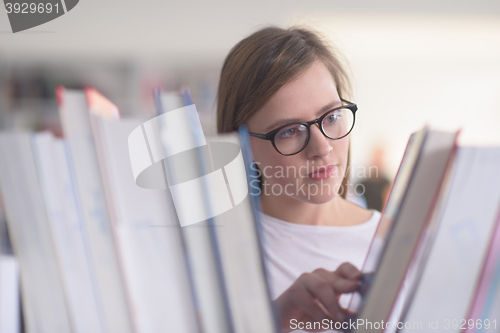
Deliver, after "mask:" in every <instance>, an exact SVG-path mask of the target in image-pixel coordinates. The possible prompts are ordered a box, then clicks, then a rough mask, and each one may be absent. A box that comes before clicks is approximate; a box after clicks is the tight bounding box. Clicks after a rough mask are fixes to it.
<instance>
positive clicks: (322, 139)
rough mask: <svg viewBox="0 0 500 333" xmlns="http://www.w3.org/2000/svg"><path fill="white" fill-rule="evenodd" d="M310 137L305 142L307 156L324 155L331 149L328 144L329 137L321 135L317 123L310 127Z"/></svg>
mask: <svg viewBox="0 0 500 333" xmlns="http://www.w3.org/2000/svg"><path fill="white" fill-rule="evenodd" d="M310 132H311V133H310V135H311V136H310V138H309V143H308V144H307V157H308V158H314V157H325V156H326V155H328V154H329V153H330V151H331V150H332V148H331V146H330V141H331V140H330V139H328V138H327V137H326V136H324V135H323V133H322V132H321V129H320V128H319V125H318V124H314V125H312V126H311V127H310Z"/></svg>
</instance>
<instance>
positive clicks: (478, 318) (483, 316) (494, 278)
mask: <svg viewBox="0 0 500 333" xmlns="http://www.w3.org/2000/svg"><path fill="white" fill-rule="evenodd" d="M488 248H489V249H488V254H487V257H486V260H485V263H484V265H483V269H482V271H481V277H480V280H479V283H478V285H477V289H476V292H475V297H474V301H473V302H472V306H471V307H470V310H469V315H468V317H467V318H468V319H467V324H466V327H467V329H466V331H465V332H466V333H472V332H482V331H484V330H489V329H497V327H498V325H499V322H500V283H499V281H500V210H499V214H498V217H497V222H496V226H495V231H494V233H493V235H492V238H491V241H490V244H489V246H488ZM471 320H472V322H471Z"/></svg>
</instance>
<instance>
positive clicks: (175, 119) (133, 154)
mask: <svg viewBox="0 0 500 333" xmlns="http://www.w3.org/2000/svg"><path fill="white" fill-rule="evenodd" d="M128 148H129V156H130V163H131V167H132V173H133V175H134V179H135V182H136V184H137V185H138V186H139V187H142V188H146V189H157V190H158V189H166V188H167V187H168V189H169V190H170V193H171V196H172V199H173V202H174V206H175V210H176V212H177V216H178V218H179V223H180V225H181V227H185V226H188V225H191V224H195V223H198V222H202V221H204V220H207V219H210V218H213V217H215V216H217V215H220V214H222V213H224V212H227V211H229V210H230V209H232V208H234V207H235V206H236V205H238V204H239V203H241V202H242V201H243V200H244V199H245V198H246V197H247V195H248V183H247V179H246V171H245V162H244V159H243V154H242V151H241V147H240V146H239V144H236V143H234V142H229V141H228V142H225V141H222V142H207V140H206V139H205V136H204V134H203V129H202V127H201V122H200V119H199V117H198V112H197V110H196V106H195V105H194V104H192V105H188V106H185V107H182V108H179V109H176V110H172V111H169V112H166V113H164V114H162V115H160V116H157V117H155V118H153V119H150V120H148V121H147V122H145V123H143V124H142V125H141V126H139V127H137V128H135V129H134V130H133V131H132V132H131V133H130V135H129V137H128ZM202 161H204V162H206V164H207V165H205V163H204V162H202ZM200 162H201V163H202V164H203V165H201V164H200ZM163 163H164V164H165V169H164V168H163ZM200 166H201V168H200ZM165 178H166V179H165Z"/></svg>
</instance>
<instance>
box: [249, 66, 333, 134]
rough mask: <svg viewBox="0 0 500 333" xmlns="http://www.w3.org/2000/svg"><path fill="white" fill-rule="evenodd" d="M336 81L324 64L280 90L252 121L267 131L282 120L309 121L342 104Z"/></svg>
mask: <svg viewBox="0 0 500 333" xmlns="http://www.w3.org/2000/svg"><path fill="white" fill-rule="evenodd" d="M340 103H341V102H340V97H339V95H338V92H337V89H336V86H335V82H334V80H333V78H332V75H331V73H330V72H329V71H328V69H327V68H326V66H325V65H324V64H323V63H322V62H319V61H318V62H316V63H314V64H313V65H312V66H311V67H310V68H309V69H307V70H306V71H305V72H304V74H302V75H301V76H299V77H298V78H297V79H295V80H293V81H291V82H289V83H287V84H285V85H284V86H283V87H281V88H280V89H279V90H278V91H277V92H276V93H275V94H274V95H273V96H272V97H271V98H270V99H269V101H267V103H266V104H265V105H264V106H263V107H262V108H261V109H260V110H259V111H258V112H256V114H254V115H253V116H252V117H251V118H250V120H249V124H250V123H251V120H254V121H252V122H253V123H259V128H261V129H264V128H267V127H269V126H272V125H273V124H274V123H275V122H280V121H282V120H284V121H286V120H288V119H290V120H295V119H297V120H310V119H314V118H315V117H317V116H318V113H321V111H322V110H324V109H325V107H334V106H338V105H340Z"/></svg>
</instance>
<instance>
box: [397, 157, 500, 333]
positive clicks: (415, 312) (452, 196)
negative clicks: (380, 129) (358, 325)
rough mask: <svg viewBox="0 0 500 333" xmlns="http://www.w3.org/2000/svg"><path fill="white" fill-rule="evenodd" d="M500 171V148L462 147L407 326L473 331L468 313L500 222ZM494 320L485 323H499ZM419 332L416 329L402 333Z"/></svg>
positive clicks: (409, 329) (405, 330)
mask: <svg viewBox="0 0 500 333" xmlns="http://www.w3.org/2000/svg"><path fill="white" fill-rule="evenodd" d="M499 166H500V148H498V147H459V149H458V151H457V156H456V158H455V161H454V165H453V171H452V172H453V175H452V180H451V186H450V189H449V193H448V195H447V198H446V201H445V202H443V209H442V212H441V216H440V217H439V219H440V225H439V228H438V230H437V231H436V235H435V240H434V242H433V245H432V249H431V250H430V254H429V257H428V259H427V261H426V265H425V267H424V269H423V272H422V275H421V277H420V279H419V281H418V287H417V288H416V292H415V295H414V296H413V297H412V301H411V305H410V306H409V309H408V313H407V314H406V316H405V317H404V321H405V322H409V323H422V326H423V327H424V329H429V330H430V329H434V328H438V329H441V330H446V331H450V332H460V331H462V330H463V329H466V328H468V327H469V326H470V324H471V323H469V322H468V319H469V318H468V314H469V308H470V306H471V305H472V303H473V301H474V298H475V294H476V288H477V286H478V283H479V281H480V277H481V271H482V267H483V264H484V262H485V261H484V259H485V258H486V257H487V255H488V251H490V247H489V244H490V240H491V236H492V235H493V234H494V231H495V227H496V225H497V221H498V211H499V207H500V187H499V186H498V184H499V183H500V176H499V175H498V168H499ZM492 250H493V251H494V248H493V249H492ZM490 254H491V255H494V253H490ZM493 266H495V264H493ZM490 267H491V266H490ZM490 274H491V273H490ZM436 295H439V297H436ZM493 295H494V294H492V296H491V297H493ZM496 316H498V315H496ZM493 317H495V316H492V317H491V318H490V317H489V316H488V317H487V318H485V319H490V320H494V319H500V318H493ZM491 324H492V325H494V323H493V322H492V323H491ZM408 326H409V325H408ZM472 327H475V324H474V325H472ZM491 328H493V329H494V326H491ZM418 330H419V329H417V328H414V327H413V326H412V327H411V328H410V327H408V328H405V329H404V330H402V331H404V332H414V331H415V332H416V331H418ZM420 330H421V329H420Z"/></svg>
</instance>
